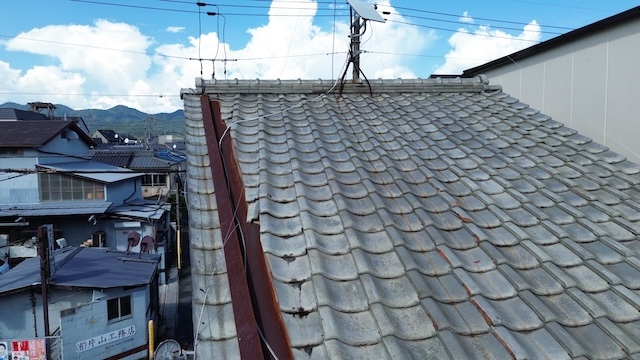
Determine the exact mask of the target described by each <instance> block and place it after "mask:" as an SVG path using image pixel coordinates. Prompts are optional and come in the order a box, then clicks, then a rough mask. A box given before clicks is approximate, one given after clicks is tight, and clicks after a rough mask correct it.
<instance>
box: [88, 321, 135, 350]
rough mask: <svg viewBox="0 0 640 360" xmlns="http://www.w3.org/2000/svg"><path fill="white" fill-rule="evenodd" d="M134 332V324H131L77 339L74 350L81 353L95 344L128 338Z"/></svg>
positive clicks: (100, 344) (104, 343)
mask: <svg viewBox="0 0 640 360" xmlns="http://www.w3.org/2000/svg"><path fill="white" fill-rule="evenodd" d="M135 334H136V326H135V325H131V326H127V327H125V328H122V329H118V330H114V331H112V332H109V333H106V334H102V335H98V336H94V337H92V338H90V339H86V340H82V341H78V342H77V343H76V352H77V353H81V352H84V351H87V350H91V349H93V348H95V347H97V346H102V345H106V344H108V343H110V342H113V341H117V340H120V339H124V338H128V337H130V336H133V335H135Z"/></svg>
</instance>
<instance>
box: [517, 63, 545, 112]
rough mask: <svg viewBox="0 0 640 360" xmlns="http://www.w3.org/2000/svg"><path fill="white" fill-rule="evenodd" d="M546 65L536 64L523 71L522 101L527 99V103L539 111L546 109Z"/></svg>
mask: <svg viewBox="0 0 640 360" xmlns="http://www.w3.org/2000/svg"><path fill="white" fill-rule="evenodd" d="M544 67H545V64H544V63H536V64H533V65H531V66H526V67H524V68H523V69H522V70H521V79H522V83H523V84H527V86H522V87H521V89H520V99H527V101H526V102H527V103H528V104H529V105H530V106H531V107H533V108H535V109H538V110H542V109H543V108H544V85H545V79H544V75H545V73H544Z"/></svg>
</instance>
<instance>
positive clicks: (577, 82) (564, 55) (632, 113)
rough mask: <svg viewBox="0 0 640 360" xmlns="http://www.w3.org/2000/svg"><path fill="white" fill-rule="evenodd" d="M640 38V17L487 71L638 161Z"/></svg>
mask: <svg viewBox="0 0 640 360" xmlns="http://www.w3.org/2000/svg"><path fill="white" fill-rule="evenodd" d="M638 44H640V21H635V22H628V23H626V24H623V25H620V26H617V27H612V28H609V29H605V30H602V31H601V32H599V33H597V34H593V35H591V36H588V37H586V38H583V39H579V40H575V41H572V42H569V43H567V44H566V45H563V46H561V47H558V48H555V49H552V50H549V51H545V52H543V53H540V54H537V55H533V56H530V57H528V58H526V59H523V60H522V61H519V62H518V63H517V64H509V65H504V66H502V67H499V68H496V69H491V70H487V71H486V73H485V75H487V76H488V78H489V81H490V83H491V84H499V85H502V87H503V89H504V91H505V92H507V93H509V94H511V95H512V96H514V97H517V98H519V99H520V100H521V101H522V102H524V103H527V104H529V105H531V107H533V108H535V109H538V110H540V111H541V112H543V113H545V114H547V115H550V116H552V117H553V118H554V119H555V120H557V121H560V122H562V123H564V124H565V125H567V126H569V127H571V128H574V129H576V130H578V131H579V132H580V133H581V134H582V135H585V136H588V137H590V138H592V139H593V140H594V141H596V142H598V143H600V144H603V145H605V146H607V147H609V148H610V149H612V150H614V151H616V152H618V153H620V154H622V155H624V156H626V157H627V158H628V159H629V160H631V161H634V162H636V163H640V141H637V139H638V138H640V125H639V124H638V123H639V121H638V120H637V114H639V113H640V100H639V99H638V94H640V68H638V66H637V59H638V58H640V47H638V46H637V45H638Z"/></svg>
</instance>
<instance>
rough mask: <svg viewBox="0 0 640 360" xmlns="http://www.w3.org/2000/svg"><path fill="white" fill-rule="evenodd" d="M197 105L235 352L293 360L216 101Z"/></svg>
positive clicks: (204, 100) (257, 231) (206, 99)
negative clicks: (217, 222)
mask: <svg viewBox="0 0 640 360" xmlns="http://www.w3.org/2000/svg"><path fill="white" fill-rule="evenodd" d="M200 104H201V107H202V116H203V122H204V130H205V138H206V140H207V148H208V151H209V160H210V164H211V165H210V167H211V175H212V177H213V181H214V188H215V189H216V191H215V195H216V201H217V204H218V214H219V216H220V227H221V228H220V230H221V231H222V233H223V234H225V235H227V234H228V241H226V242H225V243H224V246H223V249H224V254H225V260H226V263H227V276H228V279H229V287H230V292H231V301H232V304H233V313H234V318H235V322H236V328H237V334H238V342H239V350H240V356H241V357H242V358H243V359H259V358H271V357H272V356H271V354H270V351H273V353H274V355H275V356H276V357H277V358H278V359H292V358H293V354H292V352H291V346H290V342H289V338H288V336H287V333H286V328H285V325H284V320H283V319H282V315H281V313H280V310H279V306H278V301H277V296H276V293H275V289H274V285H273V282H272V279H271V276H270V272H269V271H268V267H267V263H266V259H265V257H264V253H263V249H262V244H261V242H260V226H259V225H258V224H249V223H247V221H246V220H247V219H246V214H247V207H248V205H247V203H246V201H245V196H244V185H243V182H242V175H241V172H240V166H239V164H238V163H237V160H236V157H235V149H234V147H233V141H231V137H230V134H229V133H227V136H226V137H225V138H224V139H222V141H220V136H221V134H224V133H225V129H226V124H225V123H224V121H223V120H222V116H221V113H220V103H219V102H218V101H210V100H209V97H208V96H207V95H202V96H201V97H200ZM219 144H220V146H219ZM214 169H222V170H223V171H214ZM234 214H235V217H234ZM237 225H239V226H240V229H239V228H238V226H237ZM243 237H244V238H243ZM226 238H227V236H225V239H226ZM243 250H244V251H243ZM245 260H246V264H244V261H245ZM245 267H246V269H245ZM242 273H244V276H242V275H243V274H242ZM258 326H260V328H261V329H263V331H262V333H263V335H264V337H265V341H266V342H267V343H268V344H269V347H270V349H267V347H266V346H263V344H262V342H261V340H260V333H259V329H258ZM265 355H266V356H265Z"/></svg>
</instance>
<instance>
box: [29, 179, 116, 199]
mask: <svg viewBox="0 0 640 360" xmlns="http://www.w3.org/2000/svg"><path fill="white" fill-rule="evenodd" d="M38 191H39V194H40V201H42V202H47V201H86V200H89V201H91V200H104V199H105V188H104V185H103V184H101V183H98V182H95V181H91V180H87V179H83V178H79V177H76V176H69V175H65V174H56V173H39V174H38Z"/></svg>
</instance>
